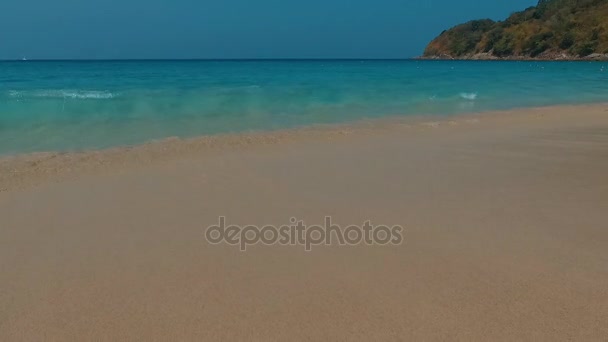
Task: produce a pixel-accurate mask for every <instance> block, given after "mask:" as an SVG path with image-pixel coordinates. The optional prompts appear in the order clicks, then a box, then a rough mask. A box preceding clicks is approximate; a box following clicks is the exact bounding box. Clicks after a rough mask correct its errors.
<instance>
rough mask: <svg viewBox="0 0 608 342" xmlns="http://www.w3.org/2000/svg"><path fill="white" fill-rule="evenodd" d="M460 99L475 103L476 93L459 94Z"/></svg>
mask: <svg viewBox="0 0 608 342" xmlns="http://www.w3.org/2000/svg"><path fill="white" fill-rule="evenodd" d="M460 97H461V98H463V99H465V100H469V101H475V100H476V99H477V93H460Z"/></svg>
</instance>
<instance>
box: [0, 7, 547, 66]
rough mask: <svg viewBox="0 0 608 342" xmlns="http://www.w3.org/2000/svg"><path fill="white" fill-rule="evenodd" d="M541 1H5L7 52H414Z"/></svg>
mask: <svg viewBox="0 0 608 342" xmlns="http://www.w3.org/2000/svg"><path fill="white" fill-rule="evenodd" d="M536 2H537V0H509V1H479V0H460V1H454V0H374V1H369V0H350V1H349V0H301V1H292V0H213V1H211V0H52V1H50V0H27V1H24V0H2V1H1V2H0V59H14V58H21V57H22V56H25V57H28V58H30V59H35V58H38V59H106V58H111V59H115V58H118V59H120V58H406V57H415V56H418V55H420V54H421V53H422V50H423V49H424V46H425V45H426V43H427V42H428V41H429V40H430V39H432V38H433V37H435V36H436V35H437V34H438V33H439V32H441V31H442V30H444V29H446V28H449V27H450V26H452V25H454V24H457V23H461V22H464V21H468V20H470V19H477V18H492V19H504V18H505V17H506V16H508V15H509V14H510V13H511V12H514V11H516V10H521V9H524V8H526V7H528V6H532V5H534V4H535V3H536Z"/></svg>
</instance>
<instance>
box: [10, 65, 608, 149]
mask: <svg viewBox="0 0 608 342" xmlns="http://www.w3.org/2000/svg"><path fill="white" fill-rule="evenodd" d="M605 101H608V63H603V62H464V61H325V60H316V61H87V62H85V61H56V62H35V61H34V62H32V61H27V62H0V154H1V155H6V154H15V153H24V152H34V151H72V150H82V149H97V148H106V147H112V146H120V145H131V144H138V143H143V142H147V141H150V140H156V139H162V138H166V137H171V136H178V137H192V136H197V135H204V134H216V133H228V132H243V131H250V130H273V129H281V128H289V127H296V126H303V125H311V124H322V123H339V122H348V121H354V120H358V119H364V118H378V117H384V116H399V115H425V114H434V115H453V114H458V113H464V112H476V111H487V110H497V109H509V108H516V107H534V106H543V105H555V104H578V103H593V102H605Z"/></svg>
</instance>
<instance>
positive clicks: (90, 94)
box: [9, 90, 116, 100]
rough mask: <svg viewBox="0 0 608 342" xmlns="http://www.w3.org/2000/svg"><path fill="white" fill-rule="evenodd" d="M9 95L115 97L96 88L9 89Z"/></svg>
mask: <svg viewBox="0 0 608 342" xmlns="http://www.w3.org/2000/svg"><path fill="white" fill-rule="evenodd" d="M9 96H11V97H18V98H22V97H43V98H63V99H66V98H67V99H81V100H87V99H93V100H105V99H112V98H114V97H116V94H113V93H111V92H109V91H97V90H40V91H32V92H22V91H16V90H11V91H9Z"/></svg>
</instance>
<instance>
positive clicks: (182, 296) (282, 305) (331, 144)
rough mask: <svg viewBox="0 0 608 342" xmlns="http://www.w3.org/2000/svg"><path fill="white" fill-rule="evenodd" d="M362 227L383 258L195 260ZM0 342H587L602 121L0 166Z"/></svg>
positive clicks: (486, 121)
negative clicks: (297, 225) (217, 233)
mask: <svg viewBox="0 0 608 342" xmlns="http://www.w3.org/2000/svg"><path fill="white" fill-rule="evenodd" d="M327 215H331V216H332V218H333V220H334V222H336V223H338V224H340V225H342V226H347V225H349V224H361V223H362V222H364V221H365V220H371V221H373V222H374V223H378V224H387V225H401V226H403V227H404V228H405V230H404V232H403V243H402V244H401V245H391V246H366V245H359V246H337V245H331V246H318V247H316V248H314V249H313V250H312V251H311V252H306V251H305V250H304V249H303V248H302V247H301V246H279V245H274V246H266V245H256V246H251V247H250V248H249V249H248V250H247V251H246V252H240V251H239V250H238V248H235V247H234V246H230V245H225V244H220V245H211V244H209V243H208V242H206V240H205V229H206V227H208V226H209V225H212V224H215V223H216V222H217V220H218V217H219V216H225V217H227V219H228V220H229V221H230V222H233V223H235V224H240V225H247V224H255V225H264V224H276V225H281V224H285V223H288V221H289V219H290V218H291V217H297V218H299V219H302V220H305V221H306V222H307V223H322V222H323V218H324V217H325V216H327ZM0 284H1V285H0V340H2V341H119V340H121V341H127V340H143V341H167V340H176V341H200V340H212V341H218V340H224V341H231V340H235V341H236V340H247V341H285V340H313V341H317V340H349V341H353V340H361V341H372V340H429V341H434V340H460V341H494V340H505V341H513V340H534V341H538V340H546V341H564V340H586V341H593V340H595V341H599V340H606V339H608V324H606V322H608V105H581V106H563V107H546V108H536V109H521V110H511V111H504V112H494V113H483V114H470V115H461V116H454V117H449V118H439V117H437V118H430V119H429V118H428V117H426V118H417V119H399V118H395V119H383V120H378V121H366V122H357V123H354V124H350V125H338V126H322V127H311V128H303V129H298V130H287V131H277V132H270V133H251V134H242V135H225V136H219V137H203V138H197V139H190V140H179V139H170V140H166V141H161V142H155V143H150V144H146V145H142V146H136V147H130V148H119V149H111V150H104V151H92V152H82V153H62V154H57V153H39V154H33V155H21V156H13V157H5V158H2V159H0Z"/></svg>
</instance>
